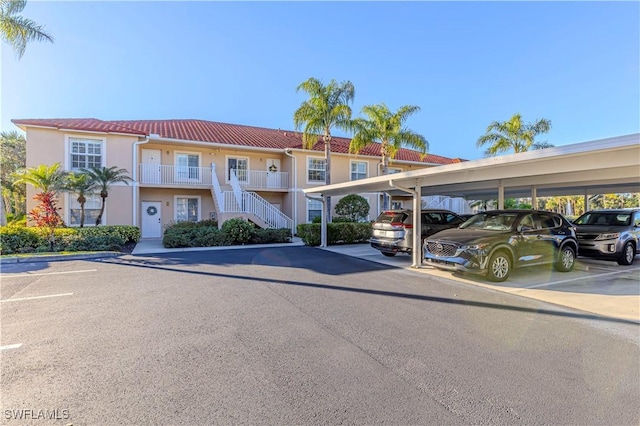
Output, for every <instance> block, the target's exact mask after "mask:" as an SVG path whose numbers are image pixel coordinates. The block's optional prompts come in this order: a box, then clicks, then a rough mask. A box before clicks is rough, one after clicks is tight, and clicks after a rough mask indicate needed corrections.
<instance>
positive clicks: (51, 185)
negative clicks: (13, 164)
mask: <svg viewBox="0 0 640 426" xmlns="http://www.w3.org/2000/svg"><path fill="white" fill-rule="evenodd" d="M66 175H67V173H66V172H64V171H63V170H62V169H61V168H60V163H55V164H52V165H51V166H47V165H46V164H41V165H39V166H36V167H30V168H28V169H22V170H20V171H18V172H16V173H15V177H16V180H15V182H14V184H19V183H27V184H29V185H31V186H33V187H34V188H35V189H36V190H38V191H39V193H38V194H37V195H36V197H35V198H37V199H39V200H40V201H41V205H43V207H44V208H43V209H42V210H43V211H47V212H49V213H47V214H50V215H52V216H51V217H55V220H53V221H52V223H54V224H58V223H59V224H63V221H62V218H61V217H60V214H59V213H58V209H57V207H55V197H56V195H57V193H58V191H60V190H61V189H63V188H64V185H65V181H66ZM43 203H44V204H43ZM30 214H31V213H30ZM56 226H57V225H56ZM53 227H55V226H53Z"/></svg>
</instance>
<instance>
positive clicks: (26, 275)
mask: <svg viewBox="0 0 640 426" xmlns="http://www.w3.org/2000/svg"><path fill="white" fill-rule="evenodd" d="M96 271H97V269H83V270H81V271H62V272H46V273H42V274H29V273H26V274H2V278H3V279H4V278H19V277H37V276H43V275H61V274H81V273H84V272H96Z"/></svg>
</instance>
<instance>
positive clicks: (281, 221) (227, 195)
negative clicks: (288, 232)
mask: <svg viewBox="0 0 640 426" xmlns="http://www.w3.org/2000/svg"><path fill="white" fill-rule="evenodd" d="M224 208H225V212H227V213H252V214H254V215H256V216H257V217H259V218H260V219H261V220H263V221H264V222H265V223H266V224H267V225H268V226H269V227H271V228H289V229H291V227H292V226H293V220H292V219H291V218H289V217H287V216H286V215H285V214H284V213H282V212H281V211H280V210H278V209H277V208H275V207H274V206H273V205H271V204H270V203H269V202H268V201H267V200H265V199H264V198H262V197H260V196H259V195H258V194H256V193H255V192H247V191H242V192H241V195H240V197H237V196H236V194H235V193H234V191H225V192H224Z"/></svg>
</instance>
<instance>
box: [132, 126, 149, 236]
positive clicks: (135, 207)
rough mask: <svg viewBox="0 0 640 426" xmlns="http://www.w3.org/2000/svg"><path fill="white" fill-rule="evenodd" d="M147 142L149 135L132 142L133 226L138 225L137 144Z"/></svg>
mask: <svg viewBox="0 0 640 426" xmlns="http://www.w3.org/2000/svg"><path fill="white" fill-rule="evenodd" d="M147 142H149V136H146V137H145V138H144V139H143V140H141V141H138V142H134V143H133V148H132V149H133V168H132V169H131V171H132V175H133V194H132V199H133V206H132V212H131V216H132V218H133V226H139V224H138V198H140V197H139V195H140V184H139V182H138V146H140V145H142V144H145V143H147Z"/></svg>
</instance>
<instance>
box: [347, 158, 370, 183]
mask: <svg viewBox="0 0 640 426" xmlns="http://www.w3.org/2000/svg"><path fill="white" fill-rule="evenodd" d="M366 177H367V162H366V161H352V162H351V180H358V179H364V178H366Z"/></svg>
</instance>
